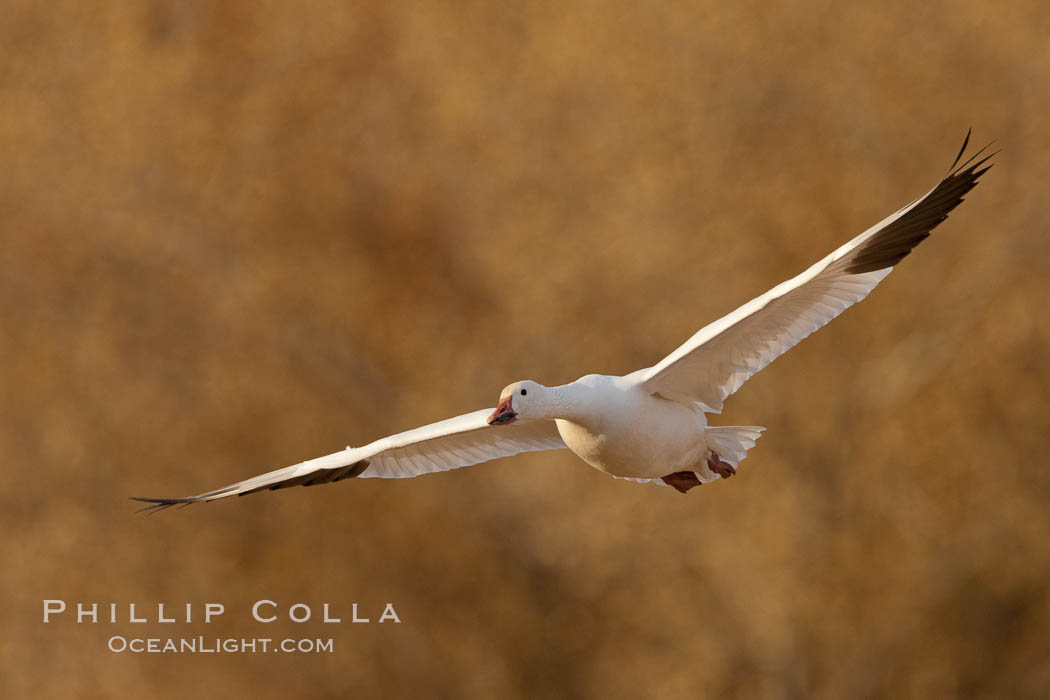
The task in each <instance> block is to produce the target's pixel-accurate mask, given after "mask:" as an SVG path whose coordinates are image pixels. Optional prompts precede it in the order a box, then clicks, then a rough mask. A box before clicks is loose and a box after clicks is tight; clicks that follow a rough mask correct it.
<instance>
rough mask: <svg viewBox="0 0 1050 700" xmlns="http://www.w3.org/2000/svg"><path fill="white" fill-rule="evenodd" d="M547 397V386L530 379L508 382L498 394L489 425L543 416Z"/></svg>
mask: <svg viewBox="0 0 1050 700" xmlns="http://www.w3.org/2000/svg"><path fill="white" fill-rule="evenodd" d="M547 398H548V397H547V387H545V386H543V385H542V384H537V383H536V382H533V381H530V380H525V381H523V382H514V383H513V384H509V385H507V386H505V387H504V388H503V391H501V392H500V394H499V403H498V404H497V405H496V410H495V411H493V412H492V415H491V416H489V419H488V422H489V425H510V424H511V423H513V422H514V421H516V420H518V419H519V418H522V419H526V420H528V419H530V418H545V417H546V413H547V408H548V406H547V403H548V401H547Z"/></svg>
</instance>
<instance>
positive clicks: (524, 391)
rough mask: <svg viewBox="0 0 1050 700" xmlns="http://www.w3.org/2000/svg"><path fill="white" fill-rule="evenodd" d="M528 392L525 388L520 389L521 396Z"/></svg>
mask: <svg viewBox="0 0 1050 700" xmlns="http://www.w3.org/2000/svg"><path fill="white" fill-rule="evenodd" d="M528 393H529V392H527V391H526V390H525V389H522V390H521V395H522V396H525V395H526V394H528Z"/></svg>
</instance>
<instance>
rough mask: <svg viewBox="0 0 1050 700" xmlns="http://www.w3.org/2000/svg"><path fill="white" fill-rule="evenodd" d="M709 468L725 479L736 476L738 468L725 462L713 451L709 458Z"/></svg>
mask: <svg viewBox="0 0 1050 700" xmlns="http://www.w3.org/2000/svg"><path fill="white" fill-rule="evenodd" d="M707 466H708V467H709V468H710V469H711V471H713V472H714V473H715V474H718V475H719V476H720V477H722V478H723V479H728V478H729V477H731V476H733V475H734V474H736V468H735V467H733V465H732V464H730V463H729V462H723V461H722V458H721V457H719V456H718V455H717V454H716V453H715V451H714V450H712V451H711V454H710V456H708V458H707Z"/></svg>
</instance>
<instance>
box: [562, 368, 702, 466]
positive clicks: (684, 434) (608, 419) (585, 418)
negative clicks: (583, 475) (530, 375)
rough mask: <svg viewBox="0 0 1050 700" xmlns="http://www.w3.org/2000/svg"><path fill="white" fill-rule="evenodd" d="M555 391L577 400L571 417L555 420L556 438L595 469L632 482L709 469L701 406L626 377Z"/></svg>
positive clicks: (589, 379) (595, 377) (598, 378)
mask: <svg viewBox="0 0 1050 700" xmlns="http://www.w3.org/2000/svg"><path fill="white" fill-rule="evenodd" d="M557 389H563V390H564V392H565V393H566V394H568V395H571V396H573V397H574V398H575V399H576V400H575V401H574V402H573V404H572V407H573V410H571V411H568V412H567V413H569V414H570V415H571V417H566V418H558V419H555V421H554V422H555V424H556V425H557V427H558V433H559V434H560V435H561V438H562V440H563V441H564V442H565V446H566V447H568V448H569V449H570V450H572V451H573V452H574V453H576V456H578V457H579V458H580V459H582V460H583V461H584V462H586V463H587V464H589V465H591V466H592V467H594V468H595V469H600V470H601V471H603V472H606V473H608V474H612V475H613V476H621V477H627V478H634V479H658V478H660V477H662V476H665V475H667V474H672V473H674V472H681V471H701V470H703V471H706V470H707V465H706V464H705V462H706V460H707V456H708V448H707V438H706V436H705V432H706V428H707V419H706V417H705V415H704V412H703V411H702V410H701V409H700V406H699V405H697V404H690V405H685V404H681V403H678V402H677V401H669V400H667V399H664V398H660V397H658V396H654V395H652V394H650V393H648V392H646V391H644V390H643V389H642V388H641V387H640V386H639V385H638V383H637V382H634V381H631V380H629V379H628V378H627V377H610V376H607V375H602V374H591V375H587V376H586V377H583V378H581V379H578V380H577V381H575V382H573V383H572V384H569V385H566V386H565V387H557ZM710 476H711V478H713V476H714V475H713V474H710Z"/></svg>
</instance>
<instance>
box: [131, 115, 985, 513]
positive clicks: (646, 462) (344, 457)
mask: <svg viewBox="0 0 1050 700" xmlns="http://www.w3.org/2000/svg"><path fill="white" fill-rule="evenodd" d="M969 140H970V134H969V132H967V134H966V139H965V140H964V141H963V146H962V148H961V149H960V150H959V155H958V156H957V157H956V158H955V161H954V162H953V163H952V167H951V168H949V170H948V174H947V175H946V176H945V177H944V179H942V180H941V181H940V182H939V183H938V184H937V186H936V187H934V188H933V189H932V190H930V191H929V192H927V193H926V194H925V195H923V196H922V197H919V198H918V199H916V200H915V201H913V202H912V203H910V204H908V205H907V206H905V207H904V208H903V209H900V210H899V211H897V212H895V213H894V214H891V215H890V216H888V217H887V218H885V219H884V220H882V221H880V222H879V223H877V224H875V225H874V226H872V227H871V228H870V229H868V230H867V231H865V232H864V233H862V234H860V235H859V236H857V237H856V238H854V239H852V240H851V241H849V242H848V243H846V244H845V245H843V246H842V247H840V248H838V249H837V250H835V251H833V252H832V253H831V254H830V255H828V256H827V257H825V258H823V259H822V260H820V261H819V262H817V263H816V264H815V265H813V266H812V267H810V268H809V269H807V270H806V271H805V272H803V273H802V274H800V275H798V276H797V277H794V278H792V279H790V280H788V281H786V282H784V283H783V284H779V285H777V286H776V287H773V289H771V290H769V291H768V292H766V293H765V294H763V295H762V296H760V297H758V298H756V299H752V300H751V301H749V302H748V303H746V304H744V305H743V306H741V307H740V308H738V309H737V310H736V311H733V312H732V313H730V314H729V315H728V316H725V317H723V318H721V319H719V320H717V321H715V322H714V323H711V324H709V325H707V326H705V327H703V328H702V329H700V330H699V331H698V332H697V333H696V334H695V335H693V336H692V337H691V338H689V339H688V340H687V341H685V343H683V344H682V345H681V346H680V347H679V348H678V349H676V350H675V351H674V352H672V353H671V354H670V355H668V356H667V357H665V358H664V359H663V360H661V361H660V362H658V363H657V364H655V365H653V366H652V367H649V368H646V369H642V370H638V371H637V372H633V373H631V374H629V375H627V376H623V377H614V376H606V375H598V374H590V375H587V376H585V377H582V378H580V379H578V380H576V381H574V382H572V383H570V384H565V385H563V386H551V387H548V386H543V385H542V384H538V383H536V382H533V381H521V382H515V383H514V384H510V385H509V386H507V387H505V388H504V389H503V391H502V392H500V396H499V402H498V403H497V405H496V407H495V408H494V409H484V410H480V411H474V412H473V413H467V414H464V415H462V416H458V417H456V418H450V419H448V420H444V421H441V422H438V423H433V424H431V425H426V426H423V427H421V428H416V429H415V430H409V431H407V432H403V433H398V434H396V435H391V436H389V437H385V438H382V439H380V440H376V441H375V442H372V443H370V444H368V445H365V446H364V447H347V448H346V449H345V450H341V451H339V452H335V453H333V454H330V455H327V456H325V457H318V458H316V459H311V460H308V461H305V462H302V463H300V464H296V465H293V466H290V467H286V468H284V469H278V470H276V471H272V472H268V473H266V474H262V475H260V476H256V477H253V478H251V479H247V480H245V481H241V482H238V483H236V484H232V485H230V486H225V487H223V488H220V489H216V490H214V491H208V492H205V493H202V494H199V495H196V496H187V497H183V498H136V499H135V500H139V501H145V502H146V503H148V504H150V505H149V506H147V507H146V508H144V510H152V509H162V508H166V507H170V506H174V505H180V504H189V503H197V502H203V501H214V500H217V499H220V498H226V497H228V496H234V495H236V496H244V495H247V494H249V493H255V492H256V491H262V490H264V489H269V490H274V489H282V488H286V487H289V486H297V485H298V486H313V485H316V484H327V483H329V482H334V481H342V480H343V479H351V478H369V477H380V478H401V477H413V476H419V475H420V474H427V473H429V472H436V471H446V470H449V469H456V468H458V467H465V466H468V465H471V464H477V463H479V462H486V461H488V460H490V459H496V458H499V457H508V456H510V455H515V454H518V453H519V452H529V451H536V450H556V449H561V448H566V447H567V448H569V449H570V450H572V451H573V452H575V453H576V455H577V456H579V457H580V458H581V459H582V460H583V461H584V462H587V463H588V464H590V465H591V466H593V467H596V468H597V469H600V470H602V471H604V472H606V473H608V474H611V475H612V476H615V477H620V478H625V479H632V480H635V481H642V482H655V483H658V484H666V485H669V486H672V487H674V488H675V489H677V490H678V491H680V492H682V493H685V492H687V491H688V490H689V489H690V488H692V487H694V486H697V485H699V484H702V483H707V482H710V481H714V480H716V479H725V478H728V477H730V476H732V475H733V474H735V473H736V469H737V467H738V466H739V464H740V461H741V460H743V459H744V457H745V455H746V453H747V451H748V449H749V448H751V447H752V446H754V444H755V441H756V440H757V439H758V437H759V434H760V433H761V432H762V430H763V428H760V427H755V426H709V425H708V424H707V418H706V415H705V414H707V413H719V412H720V411H721V409H722V402H723V401H725V399H726V398H727V397H728V396H730V395H731V394H732V393H733V392H735V391H736V390H737V389H739V388H740V387H741V385H743V383H744V382H746V381H747V380H748V379H749V378H750V377H751V376H752V375H753V374H755V373H756V372H758V371H759V370H761V369H762V368H763V367H765V366H766V365H768V364H769V363H770V362H772V361H773V360H775V359H776V358H777V357H779V356H780V355H782V354H783V353H784V352H786V351H787V350H788V349H790V348H791V347H793V346H794V345H795V344H796V343H798V342H799V341H800V340H802V339H803V338H805V337H806V336H808V335H809V334H810V333H812V332H813V331H815V330H817V329H818V328H820V327H822V326H823V325H824V324H826V323H827V322H828V321H830V320H831V319H833V318H835V317H836V316H838V315H839V314H840V313H842V312H843V311H844V310H845V309H846V308H847V307H849V306H851V305H853V304H855V303H857V302H858V301H860V300H861V299H863V298H864V297H865V296H867V295H868V293H869V292H871V290H872V289H874V288H875V286H876V285H877V284H878V283H879V282H881V281H882V280H883V279H884V278H885V277H886V276H887V275H888V274H890V272H891V271H892V270H893V266H894V265H896V264H897V263H898V262H900V260H901V259H902V258H904V257H905V256H906V255H908V253H910V252H911V250H912V248H914V247H915V246H916V245H918V244H919V243H920V242H922V240H923V239H925V238H926V237H927V236H928V235H929V234H930V231H932V230H933V229H934V228H935V227H936V226H937V225H938V224H940V223H941V222H942V221H944V220H945V219H946V218H947V217H948V213H949V212H950V211H952V210H953V209H954V208H955V207H956V206H958V205H959V203H960V202H962V200H963V195H965V194H966V193H967V192H969V191H970V190H971V189H972V188H973V187H974V186H975V185H976V184H977V179H978V178H979V177H980V176H981V174H983V173H984V172H986V171H987V170H988V169H989V168H990V167H991V165H990V164H989V165H985V164H986V163H987V162H988V160H989V159H990V158H991V157H992V156H991V155H989V156H986V157H984V158H982V159H980V160H977V158H978V156H980V154H981V153H982V152H983V151H984V150H985V149H986V148H987V146H986V147H985V148H984V149H981V150H980V151H978V152H977V153H975V154H974V155H973V156H971V157H970V158H969V159H968V160H966V161H965V162H963V163H961V164H960V161H961V160H962V157H963V154H964V152H965V151H966V146H967V144H968V143H969ZM992 155H995V154H994V153H993V154H992Z"/></svg>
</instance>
